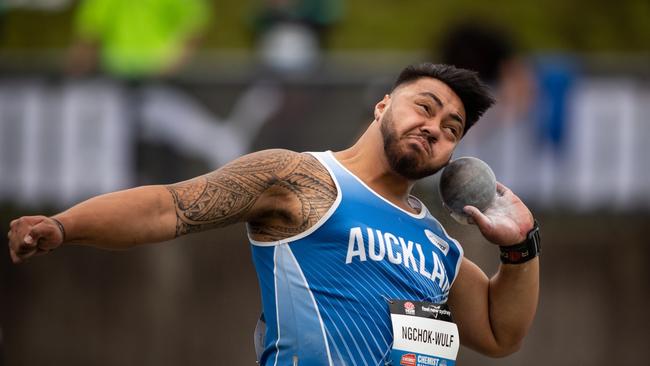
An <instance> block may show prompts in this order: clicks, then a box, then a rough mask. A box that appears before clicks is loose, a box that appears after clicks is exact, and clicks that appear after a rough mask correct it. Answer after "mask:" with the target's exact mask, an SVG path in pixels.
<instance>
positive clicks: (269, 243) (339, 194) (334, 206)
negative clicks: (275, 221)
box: [246, 152, 343, 247]
mask: <svg viewBox="0 0 650 366" xmlns="http://www.w3.org/2000/svg"><path fill="white" fill-rule="evenodd" d="M307 154H310V155H312V156H313V157H315V158H316V160H318V162H319V163H320V164H321V165H322V166H323V167H325V169H327V172H328V173H329V175H330V177H331V178H332V181H333V182H334V186H335V187H336V199H335V200H334V203H332V206H330V208H329V209H328V210H327V212H325V215H323V217H321V218H320V220H318V221H317V222H316V223H315V224H314V226H312V227H310V228H309V229H307V230H305V231H303V232H302V233H300V234H297V235H294V236H290V237H288V238H284V239H280V240H276V241H258V240H254V239H253V238H251V235H250V231H249V230H248V224H247V225H246V236H248V241H250V243H251V244H253V245H256V246H261V247H270V246H276V245H280V244H287V243H291V242H293V241H296V240H300V239H302V238H305V237H307V236H309V235H310V234H311V233H313V232H314V231H316V230H318V228H320V227H321V226H323V225H324V224H325V223H326V222H327V220H329V218H330V217H331V216H332V215H333V214H334V212H335V211H336V209H337V208H338V207H339V204H340V203H341V200H342V199H343V193H342V192H341V186H340V185H339V182H338V180H337V179H336V175H334V172H333V171H332V169H331V168H330V166H329V165H328V164H327V162H326V161H325V160H324V159H323V157H322V156H321V154H322V153H316V152H307Z"/></svg>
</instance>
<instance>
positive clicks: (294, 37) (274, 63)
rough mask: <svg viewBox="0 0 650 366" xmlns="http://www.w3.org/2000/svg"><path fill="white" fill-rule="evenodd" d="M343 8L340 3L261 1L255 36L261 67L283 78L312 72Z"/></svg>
mask: <svg viewBox="0 0 650 366" xmlns="http://www.w3.org/2000/svg"><path fill="white" fill-rule="evenodd" d="M342 5H343V0H261V4H260V6H259V9H258V10H257V12H256V14H255V15H254V32H255V37H256V43H257V45H258V47H259V52H260V56H261V58H262V62H263V63H264V65H265V66H268V67H270V68H271V69H272V70H273V71H278V72H281V73H284V74H299V73H302V72H305V71H309V70H311V69H312V68H313V67H314V66H316V65H317V64H318V62H319V60H320V56H321V50H322V48H324V47H325V46H326V43H327V36H328V35H329V32H330V30H331V29H332V27H333V26H334V25H335V24H336V23H337V22H338V21H339V20H340V18H341V16H342V13H343V11H342Z"/></svg>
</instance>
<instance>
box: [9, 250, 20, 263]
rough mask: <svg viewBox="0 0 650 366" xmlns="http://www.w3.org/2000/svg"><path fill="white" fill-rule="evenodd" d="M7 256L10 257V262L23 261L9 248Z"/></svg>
mask: <svg viewBox="0 0 650 366" xmlns="http://www.w3.org/2000/svg"><path fill="white" fill-rule="evenodd" d="M9 256H10V257H11V262H13V263H14V264H19V263H22V262H23V261H22V260H21V259H20V257H19V256H18V254H16V253H14V251H13V250H9Z"/></svg>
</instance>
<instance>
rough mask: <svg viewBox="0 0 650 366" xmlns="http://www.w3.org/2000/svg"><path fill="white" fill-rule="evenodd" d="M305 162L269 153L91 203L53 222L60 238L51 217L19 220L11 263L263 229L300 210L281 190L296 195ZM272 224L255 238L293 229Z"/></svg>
mask: <svg viewBox="0 0 650 366" xmlns="http://www.w3.org/2000/svg"><path fill="white" fill-rule="evenodd" d="M310 162H311V160H309V159H308V158H306V157H305V156H304V155H303V154H298V153H295V152H291V151H287V150H267V151H262V152H258V153H254V154H250V155H246V156H243V157H241V158H239V159H236V160H235V161H233V162H231V163H229V164H227V165H225V166H224V167H222V168H220V169H218V170H216V171H214V172H212V173H209V174H206V175H203V176H200V177H197V178H194V179H191V180H188V181H185V182H181V183H177V184H173V185H169V186H145V187H138V188H134V189H129V190H125V191H120V192H114V193H109V194H106V195H102V196H98V197H94V198H91V199H89V200H87V201H85V202H82V203H80V204H78V205H76V206H74V207H72V208H70V209H68V210H67V211H65V212H62V213H60V214H58V215H56V216H54V218H55V219H56V220H58V221H59V222H60V223H61V224H62V226H63V227H64V231H65V238H63V233H62V232H61V230H60V229H59V227H58V226H57V223H56V222H55V221H54V220H52V219H50V218H47V217H44V216H28V217H22V218H20V219H17V220H14V221H12V223H11V227H10V231H9V234H8V236H9V241H10V252H11V257H12V260H13V261H14V262H16V263H18V262H21V261H23V260H25V259H27V258H29V257H30V256H32V255H34V254H40V253H46V252H48V251H50V250H52V249H54V248H56V247H58V246H59V245H61V244H85V245H92V246H96V247H100V248H106V249H126V248H130V247H133V246H135V245H139V244H145V243H152V242H159V241H163V240H168V239H172V238H174V237H176V236H180V235H184V234H187V233H191V232H196V231H202V230H207V229H212V228H216V227H222V226H226V225H229V224H232V223H235V222H242V221H249V222H253V223H256V222H264V223H266V222H267V221H269V220H270V221H269V222H274V221H273V220H274V218H275V217H277V216H285V217H295V215H291V214H290V213H286V212H284V211H283V210H285V209H283V208H281V207H290V208H291V207H292V206H295V208H298V209H302V206H301V201H300V200H297V199H293V198H292V197H294V196H295V197H298V198H300V197H302V196H301V195H299V194H294V195H293V196H292V195H288V194H286V192H290V191H291V190H294V191H300V190H299V188H300V187H296V186H294V184H293V183H292V180H295V179H298V178H295V177H296V175H299V174H296V171H299V170H301V169H303V170H304V169H305V167H306V166H307V167H308V166H310ZM279 202H282V203H283V204H280V203H279ZM278 213H279V214H280V215H278ZM265 220H266V221H265ZM285 221H287V220H285ZM276 224H277V225H275V226H268V225H260V226H259V227H260V228H259V229H258V232H259V234H260V235H263V234H265V231H264V229H263V228H265V227H267V226H268V227H269V230H274V231H282V228H284V227H287V228H288V229H287V230H290V229H291V224H292V223H291V222H284V221H282V222H276ZM298 226H299V225H298ZM269 235H272V233H269Z"/></svg>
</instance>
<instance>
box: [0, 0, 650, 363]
mask: <svg viewBox="0 0 650 366" xmlns="http://www.w3.org/2000/svg"><path fill="white" fill-rule="evenodd" d="M421 61H432V62H445V63H451V64H455V65H457V66H460V67H466V68H471V69H474V70H477V71H479V72H480V74H481V76H482V77H483V78H484V79H485V80H486V81H487V82H489V84H490V85H491V87H492V88H493V91H494V93H495V95H496V96H497V97H498V99H499V104H498V105H497V106H496V107H495V108H493V109H492V110H491V111H490V112H489V113H488V114H487V115H486V116H485V117H484V118H483V119H482V120H481V121H480V123H479V124H477V125H476V126H475V127H473V128H472V129H471V130H470V132H469V133H468V135H467V136H466V137H465V138H464V140H463V141H462V142H461V145H460V148H459V149H458V150H457V152H456V156H463V155H472V156H477V157H479V158H481V159H483V160H484V161H486V162H487V163H488V164H490V165H491V166H492V168H493V169H494V171H495V173H496V175H497V178H498V179H499V180H501V181H502V182H503V183H505V184H506V185H508V186H509V187H511V188H512V189H513V191H515V193H517V194H519V195H520V196H521V197H522V198H523V199H524V201H525V202H526V203H527V204H528V205H529V206H530V207H531V209H532V210H533V211H534V213H535V216H536V217H537V218H538V219H539V221H540V222H541V225H542V237H543V254H542V257H541V264H542V274H541V301H540V306H539V310H538V313H537V318H536V320H535V323H534V325H533V327H532V330H531V332H530V334H529V335H528V337H527V338H526V341H525V344H524V346H523V348H522V350H521V351H519V352H518V353H516V354H515V355H512V356H510V357H508V358H505V359H499V360H491V359H488V358H485V357H482V356H480V355H478V354H476V353H474V352H472V351H471V350H468V349H464V348H463V349H461V351H460V355H459V364H460V365H467V366H469V365H547V364H553V365H611V364H615V365H641V364H648V361H650V356H649V355H648V350H647V344H648V341H649V338H650V337H649V336H648V334H649V333H648V330H649V329H650V315H648V308H649V307H648V302H649V300H650V285H649V279H650V269H649V266H648V264H647V261H648V260H650V239H649V238H650V123H649V121H648V117H647V116H648V115H650V2H648V1H647V0H621V1H617V2H611V1H602V0H574V1H570V2H567V1H562V0H548V1H545V2H537V1H530V0H494V1H490V2H475V1H469V0H455V1H429V0H399V1H397V0H248V1H235V0H214V1H208V0H205V1H202V0H137V1H133V0H86V1H73V0H0V225H1V226H2V227H5V228H8V224H9V222H10V221H11V219H13V218H16V217H18V216H21V215H33V214H54V213H56V212H59V211H61V210H63V209H65V208H67V207H69V206H70V205H72V204H75V203H77V202H79V201H81V200H84V199H86V198H88V197H91V196H93V195H97V194H100V193H104V192H110V191H115V190H119V189H123V188H127V187H132V186H136V185H143V184H161V183H171V182H176V181H180V180H184V179H188V178H191V177H193V176H196V175H199V174H203V173H205V172H208V171H211V170H213V169H216V168H218V167H219V166H221V165H223V164H224V163H225V162H227V161H229V160H231V159H233V158H235V157H237V156H240V155H242V154H245V153H247V152H250V151H254V150H259V149H266V148H288V149H293V150H297V151H316V150H326V149H332V150H338V149H343V148H345V147H347V146H349V145H350V144H351V143H352V142H353V141H355V139H356V137H357V136H359V135H360V133H361V132H362V131H363V130H364V129H365V127H366V126H367V124H368V123H369V122H370V121H371V120H372V108H373V106H374V104H375V103H376V102H377V101H378V100H379V99H380V98H381V97H382V96H383V95H384V94H385V93H386V92H387V91H388V90H389V88H390V84H391V82H392V81H393V79H394V78H395V77H396V76H397V74H398V73H399V71H400V70H401V69H402V68H403V67H404V66H405V65H407V64H410V63H414V62H421ZM417 191H418V192H417V193H418V195H419V196H421V197H422V198H423V199H424V200H425V201H426V202H427V204H428V206H429V208H430V210H431V211H432V212H434V213H436V215H437V217H438V218H439V220H440V221H441V222H443V223H444V224H445V225H446V226H447V228H448V231H449V232H450V234H452V235H454V236H456V237H457V238H458V239H459V240H460V241H461V243H463V244H464V248H465V252H466V255H467V256H468V257H469V258H470V259H472V260H474V261H475V262H477V263H478V264H479V265H480V266H481V267H482V268H483V269H484V270H485V271H486V272H487V273H488V274H492V273H494V271H495V270H496V268H497V265H498V255H497V250H496V249H495V248H494V247H493V246H490V245H488V244H486V243H484V242H483V241H482V239H481V237H480V235H479V234H478V233H477V231H476V229H474V228H473V227H466V226H461V225H459V224H456V223H455V222H453V220H451V219H450V218H449V216H448V215H447V214H446V213H445V212H444V211H443V210H442V209H441V205H440V202H439V199H438V192H437V177H432V178H428V179H426V180H423V181H422V182H421V183H420V184H419V185H418V187H417ZM4 240H5V241H6V239H4ZM259 311H260V299H259V295H258V285H257V279H256V275H255V273H254V270H253V266H252V263H251V260H250V249H249V246H248V243H247V240H246V236H245V234H244V227H243V225H240V226H235V227H231V228H227V229H223V230H220V231H216V232H207V233H202V234H197V235H191V236H188V237H184V238H181V239H178V240H174V241H173V242H169V243H163V244H157V245H151V246H147V247H143V248H138V249H135V250H131V251H127V252H119V253H118V252H103V251H99V250H95V249H91V248H86V247H75V248H62V249H59V250H57V251H56V252H55V253H53V254H52V255H49V256H47V257H41V258H37V259H34V260H32V261H31V262H29V263H28V264H25V265H20V266H15V265H12V264H11V262H10V260H9V256H8V253H7V251H6V250H3V251H0V365H67V366H73V365H180V364H189V365H198V364H214V365H222V364H223V365H252V364H254V361H255V356H254V350H253V342H252V340H253V337H252V334H253V329H254V326H255V323H256V321H257V317H258V315H259Z"/></svg>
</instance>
